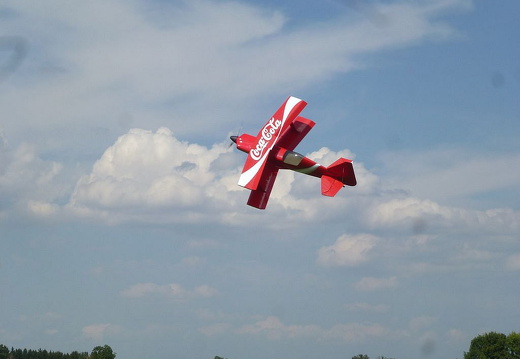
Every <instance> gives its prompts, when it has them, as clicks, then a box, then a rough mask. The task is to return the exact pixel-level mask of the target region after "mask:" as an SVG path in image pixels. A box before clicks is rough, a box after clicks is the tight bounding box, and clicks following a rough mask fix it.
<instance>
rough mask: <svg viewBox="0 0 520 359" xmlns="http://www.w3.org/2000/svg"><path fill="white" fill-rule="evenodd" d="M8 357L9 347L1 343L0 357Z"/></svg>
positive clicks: (3, 358)
mask: <svg viewBox="0 0 520 359" xmlns="http://www.w3.org/2000/svg"><path fill="white" fill-rule="evenodd" d="M7 358H9V348H8V347H6V346H5V345H3V344H0V359H7Z"/></svg>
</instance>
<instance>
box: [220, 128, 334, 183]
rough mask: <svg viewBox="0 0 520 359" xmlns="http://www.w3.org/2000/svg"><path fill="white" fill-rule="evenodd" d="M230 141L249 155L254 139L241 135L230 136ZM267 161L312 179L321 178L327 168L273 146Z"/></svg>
mask: <svg viewBox="0 0 520 359" xmlns="http://www.w3.org/2000/svg"><path fill="white" fill-rule="evenodd" d="M230 139H231V140H232V141H233V142H235V143H236V144H237V148H238V149H239V150H240V151H242V152H245V153H249V152H250V151H251V150H252V147H253V145H254V141H255V137H254V136H251V135H248V134H243V135H241V136H231V137H230ZM269 159H270V160H274V161H273V162H272V163H273V164H274V165H275V166H276V167H277V168H279V169H287V170H292V171H296V172H300V173H304V174H307V175H310V176H314V177H321V176H322V175H324V174H325V173H326V171H327V168H326V167H324V166H322V165H320V164H319V163H317V162H314V161H313V160H311V159H310V158H308V157H305V156H304V155H302V154H300V153H298V152H295V151H289V150H287V149H285V148H282V147H279V146H274V147H273V149H272V150H271V153H270V154H269Z"/></svg>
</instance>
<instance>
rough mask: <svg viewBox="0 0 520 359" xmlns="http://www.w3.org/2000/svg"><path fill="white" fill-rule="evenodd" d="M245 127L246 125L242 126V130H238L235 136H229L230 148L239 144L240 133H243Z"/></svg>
mask: <svg viewBox="0 0 520 359" xmlns="http://www.w3.org/2000/svg"><path fill="white" fill-rule="evenodd" d="M243 125H244V123H241V124H240V128H239V129H238V132H237V134H236V135H235V136H229V139H230V140H231V143H230V144H229V146H228V148H230V147H231V146H233V144H234V143H237V138H238V137H240V132H242V126H243Z"/></svg>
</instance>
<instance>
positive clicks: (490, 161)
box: [383, 148, 520, 203]
mask: <svg viewBox="0 0 520 359" xmlns="http://www.w3.org/2000/svg"><path fill="white" fill-rule="evenodd" d="M383 161H384V163H385V166H387V168H388V169H391V171H390V172H389V173H388V176H387V182H388V183H389V185H391V186H394V187H396V188H405V189H406V190H407V191H409V192H410V193H411V194H412V195H413V196H415V197H419V198H429V199H432V200H435V201H439V202H442V203H457V201H459V202H460V200H461V199H462V198H468V197H471V196H475V195H479V194H482V193H488V192H492V191H500V190H507V191H509V192H511V193H514V192H516V191H517V184H518V183H519V182H520V173H519V171H512V170H511V169H513V168H519V167H520V155H517V154H500V153H497V154H489V153H486V154H481V153H478V152H477V153H475V152H472V153H468V152H467V150H463V149H439V148H437V149H435V150H431V151H426V152H424V151H421V152H419V153H417V152H413V153H411V152H406V151H401V152H397V153H386V154H385V155H384V156H383Z"/></svg>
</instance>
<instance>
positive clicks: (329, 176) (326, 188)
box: [321, 158, 357, 197]
mask: <svg viewBox="0 0 520 359" xmlns="http://www.w3.org/2000/svg"><path fill="white" fill-rule="evenodd" d="M356 184H357V181H356V175H355V174H354V167H353V166H352V160H348V159H346V158H340V159H339V160H337V161H336V162H334V163H333V164H331V165H330V166H329V167H327V172H326V173H325V174H324V175H322V176H321V194H322V195H324V196H329V197H334V196H335V195H336V193H338V191H339V190H340V189H341V188H343V187H344V185H347V186H355V185H356Z"/></svg>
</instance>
